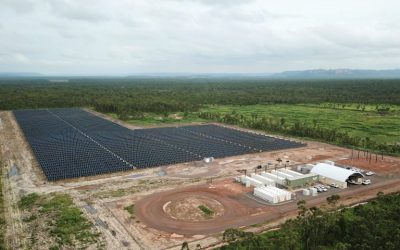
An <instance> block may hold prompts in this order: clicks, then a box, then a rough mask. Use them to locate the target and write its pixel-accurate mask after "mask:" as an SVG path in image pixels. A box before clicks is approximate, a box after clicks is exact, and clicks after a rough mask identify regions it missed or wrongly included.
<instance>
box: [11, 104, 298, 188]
mask: <svg viewBox="0 0 400 250" xmlns="http://www.w3.org/2000/svg"><path fill="white" fill-rule="evenodd" d="M14 115H15V117H16V119H17V121H18V123H19V124H20V126H21V128H22V130H23V132H24V134H25V136H26V138H27V140H28V142H29V143H30V145H31V147H32V150H33V152H34V153H35V155H36V158H37V159H38V162H39V164H40V166H41V167H42V169H43V172H44V173H45V175H46V177H47V178H48V179H49V180H60V179H66V178H76V177H83V176H91V175H97V174H104V173H111V172H117V171H124V170H129V169H134V168H147V167H155V166H161V165H168V164H175V163H181V162H188V161H194V160H200V159H202V158H204V157H215V158H219V157H227V156H233V155H240V154H246V153H254V152H260V151H271V150H278V149H286V148H295V147H301V146H304V145H303V144H301V143H297V142H292V141H288V140H282V139H276V138H273V137H268V136H263V135H258V134H253V133H246V132H242V131H238V130H234V129H229V128H225V127H221V126H216V125H198V126H184V127H168V128H154V129H137V130H130V129H128V128H125V127H123V126H120V125H118V124H116V123H113V122H111V121H108V120H105V119H103V118H100V117H98V116H96V115H93V114H91V113H89V112H86V111H84V110H82V109H41V110H17V111H14Z"/></svg>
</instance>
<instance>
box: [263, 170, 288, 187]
mask: <svg viewBox="0 0 400 250" xmlns="http://www.w3.org/2000/svg"><path fill="white" fill-rule="evenodd" d="M261 175H262V176H265V177H267V178H269V179H272V180H274V181H275V182H276V183H278V184H281V185H284V184H285V178H282V177H280V176H276V175H273V174H271V173H268V172H261Z"/></svg>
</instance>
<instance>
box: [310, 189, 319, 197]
mask: <svg viewBox="0 0 400 250" xmlns="http://www.w3.org/2000/svg"><path fill="white" fill-rule="evenodd" d="M310 194H311V195H312V196H317V194H318V190H317V189H316V188H310Z"/></svg>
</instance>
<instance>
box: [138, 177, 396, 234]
mask: <svg viewBox="0 0 400 250" xmlns="http://www.w3.org/2000/svg"><path fill="white" fill-rule="evenodd" d="M226 183H228V182H227V181H225V182H223V184H224V185H220V184H213V185H200V186H192V187H187V188H182V189H175V190H170V191H166V192H161V193H155V194H152V195H149V196H146V197H144V198H142V199H141V200H139V201H138V202H137V203H136V205H135V208H136V215H137V218H138V219H139V220H140V221H141V222H143V223H144V224H145V225H146V226H148V227H150V228H154V229H157V230H160V231H163V232H168V233H171V234H172V233H175V234H179V235H184V236H186V237H190V236H193V235H208V234H213V233H219V232H222V231H224V230H225V229H226V228H230V227H233V228H238V227H242V226H249V225H253V224H257V223H264V222H267V221H273V220H276V219H280V218H284V217H285V218H289V217H293V216H296V214H297V204H296V202H295V201H293V202H290V203H287V204H282V205H275V206H273V205H263V204H260V203H258V202H256V201H254V200H252V199H250V198H248V197H247V196H246V195H245V192H243V191H244V190H243V189H242V192H240V191H239V192H238V190H234V189H236V188H235V187H240V184H237V183H230V184H226ZM399 190H400V180H399V179H397V178H396V179H383V180H381V181H379V182H376V183H374V184H372V185H369V186H368V187H366V186H362V185H360V186H352V187H350V188H348V189H346V190H339V189H331V190H330V191H329V192H326V193H323V194H319V195H318V196H317V197H310V196H308V197H302V198H304V199H305V200H306V201H307V206H309V207H311V206H319V205H321V204H323V203H325V202H326V198H327V197H328V196H330V195H332V194H333V193H338V194H339V195H340V196H341V203H342V204H344V205H349V204H354V203H357V202H361V201H363V200H366V199H371V198H373V197H375V196H376V194H377V193H378V192H379V191H383V192H394V191H399ZM246 191H248V190H246ZM191 195H199V196H203V197H208V198H210V199H214V200H216V201H218V202H219V203H221V204H222V205H223V207H224V209H225V211H224V213H223V214H222V215H221V216H220V217H217V218H214V219H210V220H206V221H198V222H196V221H195V222H194V221H184V220H179V219H175V218H172V217H171V216H169V215H168V214H167V213H165V212H164V210H163V206H164V205H165V204H166V203H168V202H170V201H171V202H174V201H177V200H180V199H182V198H184V197H188V196H191Z"/></svg>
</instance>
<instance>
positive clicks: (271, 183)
mask: <svg viewBox="0 0 400 250" xmlns="http://www.w3.org/2000/svg"><path fill="white" fill-rule="evenodd" d="M251 177H252V178H254V179H256V180H258V181H261V182H262V183H264V185H266V186H275V181H274V180H273V179H271V178H268V177H265V176H262V175H259V174H255V173H252V174H251Z"/></svg>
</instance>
